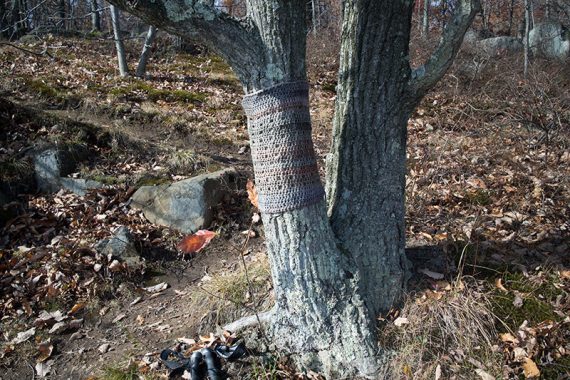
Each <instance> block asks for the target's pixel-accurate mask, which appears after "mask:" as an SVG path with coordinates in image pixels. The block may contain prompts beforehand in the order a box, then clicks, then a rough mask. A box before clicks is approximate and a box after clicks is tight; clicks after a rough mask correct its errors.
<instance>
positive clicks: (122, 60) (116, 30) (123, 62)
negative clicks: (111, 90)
mask: <svg viewBox="0 0 570 380" xmlns="http://www.w3.org/2000/svg"><path fill="white" fill-rule="evenodd" d="M109 10H110V12H111V23H112V24H113V36H114V37H115V48H116V49H117V60H118V61H119V74H120V75H121V76H122V77H126V76H127V75H129V67H128V66H127V56H126V54H125V45H124V44H123V37H122V36H121V24H120V21H119V10H118V9H117V8H116V7H115V6H114V5H111V6H110V8H109Z"/></svg>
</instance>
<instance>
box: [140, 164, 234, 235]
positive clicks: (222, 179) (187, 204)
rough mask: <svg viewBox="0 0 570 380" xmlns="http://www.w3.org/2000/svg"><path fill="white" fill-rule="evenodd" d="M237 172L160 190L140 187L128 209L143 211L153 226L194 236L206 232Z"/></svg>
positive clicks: (224, 172)
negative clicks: (164, 227) (214, 209)
mask: <svg viewBox="0 0 570 380" xmlns="http://www.w3.org/2000/svg"><path fill="white" fill-rule="evenodd" d="M236 178H237V172H236V171H235V170H234V169H231V168H230V169H224V170H220V171H217V172H215V173H208V174H202V175H199V176H197V177H194V178H190V179H186V180H183V181H179V182H175V183H172V184H164V185H159V186H143V187H141V188H140V189H138V190H137V191H136V192H135V193H134V194H133V197H132V198H131V207H133V208H135V209H139V210H142V211H143V213H144V216H145V217H146V218H147V219H148V220H149V221H150V222H151V223H154V224H158V225H162V226H167V227H171V228H175V229H177V230H179V231H181V232H184V233H193V232H196V231H197V230H199V229H202V228H206V227H207V226H208V225H209V224H210V223H211V222H212V217H213V212H212V210H213V208H214V206H216V205H217V204H218V203H219V202H220V201H221V200H222V199H223V197H224V195H225V194H226V193H227V191H228V190H229V186H228V185H230V184H233V183H235V181H236Z"/></svg>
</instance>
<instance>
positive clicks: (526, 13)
mask: <svg viewBox="0 0 570 380" xmlns="http://www.w3.org/2000/svg"><path fill="white" fill-rule="evenodd" d="M530 7H531V4H530V0H524V25H525V28H524V77H525V78H526V77H527V76H528V63H529V62H528V61H529V57H528V56H529V48H530V46H529V34H530Z"/></svg>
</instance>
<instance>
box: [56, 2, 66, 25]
mask: <svg viewBox="0 0 570 380" xmlns="http://www.w3.org/2000/svg"><path fill="white" fill-rule="evenodd" d="M57 12H58V16H59V27H60V28H61V29H62V30H67V28H66V25H67V20H66V12H65V0H59V1H58V3H57Z"/></svg>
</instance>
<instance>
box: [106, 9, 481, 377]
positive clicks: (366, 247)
mask: <svg viewBox="0 0 570 380" xmlns="http://www.w3.org/2000/svg"><path fill="white" fill-rule="evenodd" d="M111 3H113V4H116V5H119V6H121V7H123V8H124V9H127V10H129V11H130V12H132V13H134V14H136V15H139V16H140V17H142V18H143V19H144V20H145V21H146V22H147V23H149V24H152V25H155V26H157V27H159V28H161V29H164V30H166V31H169V32H171V33H174V34H178V35H182V36H185V37H187V38H190V39H198V40H200V41H202V42H203V43H205V44H206V45H207V46H209V47H210V48H212V49H213V50H214V51H216V52H217V53H219V54H220V55H221V56H222V57H223V58H224V59H226V60H227V61H228V63H229V64H230V65H231V66H232V68H233V69H234V71H235V72H236V73H237V75H238V76H239V78H240V79H241V81H242V83H243V86H244V90H245V92H246V93H251V92H254V91H258V90H264V89H267V88H269V87H272V86H275V85H279V84H282V83H287V82H293V81H303V80H306V68H305V48H306V46H305V43H306V27H305V12H306V1H305V0H249V1H247V5H248V16H247V17H246V18H244V19H241V20H237V19H234V18H231V17H229V16H228V15H226V14H224V13H222V12H219V11H216V9H215V8H214V6H213V1H197V0H185V1H183V0H181V1H165V0H138V1H136V2H130V1H128V0H111ZM463 3H464V5H465V4H469V5H473V4H478V2H477V1H465V0H464V1H463ZM343 8H344V22H343V37H342V39H343V43H342V52H341V73H340V77H339V98H338V99H339V100H338V103H337V112H336V116H335V131H334V140H333V147H332V159H331V160H329V168H328V178H329V179H330V180H331V183H330V184H329V186H328V190H329V196H330V203H329V212H330V214H331V215H330V216H331V218H330V220H331V221H332V226H331V224H330V223H329V220H328V219H327V210H326V207H325V203H324V201H321V202H319V203H318V204H313V205H311V206H308V207H303V208H299V209H294V210H292V211H286V212H283V213H275V214H266V215H263V221H264V227H265V234H266V240H267V251H268V255H269V258H270V263H271V270H272V275H273V281H274V289H275V297H276V304H275V308H274V310H272V312H271V314H270V316H271V317H270V319H271V323H270V324H269V332H270V333H271V334H272V335H273V337H274V340H273V341H274V342H275V343H276V344H277V345H281V346H283V347H284V348H285V349H287V350H288V351H289V352H290V353H293V354H294V357H295V358H296V359H297V363H299V365H300V366H301V367H306V368H311V369H316V370H319V371H322V372H324V373H326V374H328V375H329V376H330V377H331V378H354V377H355V375H364V376H368V377H372V376H374V375H375V373H376V371H377V369H378V366H379V363H381V360H382V357H383V356H384V355H383V352H382V351H381V350H379V348H378V347H377V343H376V332H375V314H376V313H377V312H378V311H381V310H384V309H386V308H387V307H388V306H390V305H391V304H392V303H393V302H394V300H396V299H397V298H398V297H399V296H400V295H401V291H402V287H403V285H404V280H405V266H406V264H405V261H404V243H405V240H404V207H403V205H404V203H403V194H404V175H405V145H406V121H407V118H408V115H409V113H410V112H411V110H412V109H413V107H414V106H415V105H416V104H417V102H418V101H419V99H421V96H423V94H424V93H425V92H426V91H427V90H429V88H430V87H431V86H433V84H435V82H436V81H437V80H438V79H439V78H440V77H441V76H442V75H443V73H444V72H445V69H447V67H449V65H450V64H451V60H452V59H453V57H454V55H455V53H456V52H457V50H458V49H459V45H460V44H461V40H462V36H463V33H464V32H465V30H466V29H467V26H468V25H469V23H470V21H471V20H472V18H473V16H474V12H473V11H472V10H471V11H470V12H469V13H468V15H469V16H468V17H465V15H464V14H463V13H460V15H459V16H456V17H455V18H454V19H453V20H452V22H451V23H450V24H449V26H448V29H451V30H452V31H454V32H451V31H447V32H446V33H447V34H445V35H446V36H447V37H446V38H450V39H451V41H449V42H442V43H441V44H440V48H439V49H438V51H437V52H436V56H435V57H434V58H433V60H430V62H428V63H427V64H426V65H425V67H424V69H423V70H421V72H418V73H416V75H415V76H412V73H411V70H410V67H409V62H408V59H409V58H408V44H409V35H410V19H411V11H412V1H409V0H406V1H391V0H346V1H345V2H344V7H343ZM460 9H461V10H464V9H465V8H464V7H460ZM456 45H457V46H456ZM440 66H442V67H440ZM258 138H262V139H263V138H271V136H261V137H258ZM351 233H352V236H349V235H350V234H351ZM264 318H269V317H268V315H267V314H265V315H264ZM247 321H249V322H251V321H255V319H253V318H250V319H248V320H247ZM237 325H240V324H236V325H235V326H237ZM241 325H243V324H241Z"/></svg>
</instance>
